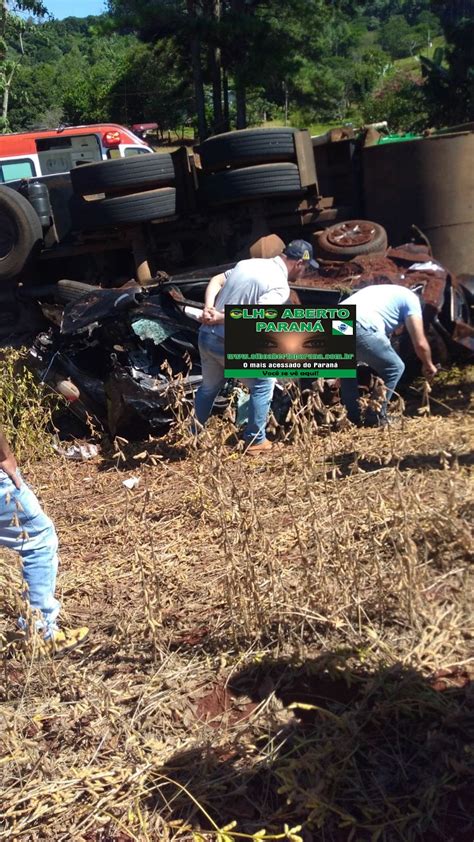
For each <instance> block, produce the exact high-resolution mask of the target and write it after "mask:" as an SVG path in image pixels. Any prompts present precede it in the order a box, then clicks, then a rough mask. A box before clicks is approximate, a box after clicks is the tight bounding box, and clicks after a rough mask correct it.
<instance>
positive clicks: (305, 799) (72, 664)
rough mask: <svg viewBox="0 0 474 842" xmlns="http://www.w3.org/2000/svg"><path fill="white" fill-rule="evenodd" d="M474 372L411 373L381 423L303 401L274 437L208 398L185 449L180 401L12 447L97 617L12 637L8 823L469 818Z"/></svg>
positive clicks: (405, 822) (121, 835)
mask: <svg viewBox="0 0 474 842" xmlns="http://www.w3.org/2000/svg"><path fill="white" fill-rule="evenodd" d="M472 377H473V371H472V369H464V370H458V371H455V372H454V373H453V375H452V376H451V375H448V374H446V375H445V376H444V377H443V378H442V382H440V383H439V384H438V385H434V387H433V391H432V392H431V394H429V393H428V392H427V391H426V390H424V389H423V384H422V383H420V384H415V387H414V389H413V390H411V391H410V393H409V394H410V396H411V397H409V398H408V405H407V415H406V416H404V417H403V420H402V422H401V426H400V427H399V428H394V429H391V430H390V431H385V432H383V431H380V432H378V433H375V434H374V432H373V431H370V430H366V431H364V430H361V431H353V430H346V431H341V432H335V431H334V430H332V429H331V423H330V422H331V416H330V414H328V415H327V416H326V422H327V424H326V426H325V425H323V426H319V427H317V426H316V425H315V423H314V422H313V421H312V420H311V417H310V416H309V414H308V413H307V412H306V411H305V410H304V409H303V408H302V407H299V406H297V405H296V404H295V405H294V411H293V419H292V424H291V427H290V428H289V429H288V431H287V437H286V438H287V440H286V444H285V447H284V449H283V452H282V453H280V454H277V453H275V454H273V455H272V456H271V457H269V458H266V459H265V460H261V459H260V460H259V459H257V458H254V459H247V458H243V457H242V455H241V453H240V452H239V451H238V450H236V449H234V450H233V449H232V448H229V446H228V445H226V444H225V443H224V439H225V438H226V436H227V434H228V432H229V429H228V426H223V422H222V421H220V420H219V419H215V420H214V422H213V424H212V425H211V427H210V429H209V432H208V434H207V435H206V437H204V440H203V442H202V444H201V445H200V446H199V447H198V449H194V448H193V447H191V443H190V442H189V440H188V439H187V438H186V434H185V431H184V429H181V428H180V427H179V426H178V427H177V428H176V429H175V430H174V431H173V432H172V433H171V434H169V435H167V436H165V437H164V438H163V439H153V440H151V439H150V440H149V441H148V442H141V443H138V444H136V445H133V446H132V445H131V444H128V443H126V442H124V441H123V440H119V441H116V442H115V443H109V444H107V442H103V444H102V451H101V456H100V457H98V458H97V459H96V460H95V461H92V462H87V463H71V462H70V461H67V460H66V459H63V458H61V457H59V456H58V455H55V456H53V457H47V458H45V459H41V460H39V461H38V460H32V461H31V462H29V463H28V464H27V465H24V466H23V467H24V469H25V473H26V475H27V477H28V479H29V480H30V481H31V482H33V483H34V485H35V488H36V489H38V490H39V493H40V497H41V498H42V499H43V501H44V503H45V506H46V509H47V511H48V512H49V513H50V514H51V515H52V516H53V518H54V520H55V522H56V525H57V528H58V531H59V535H60V538H61V568H60V577H59V594H60V598H61V600H62V602H63V606H64V623H66V624H72V625H82V624H83V623H87V624H88V625H89V626H90V628H91V638H90V641H89V643H88V644H87V646H86V647H85V648H84V650H83V651H78V652H76V653H72V654H71V655H69V656H68V657H67V659H65V660H63V661H50V660H43V661H38V660H35V659H34V658H33V657H31V655H30V656H28V657H25V656H24V655H22V654H21V652H20V651H19V650H17V649H16V648H14V647H12V646H6V645H5V643H4V644H3V651H2V656H1V667H2V675H3V681H2V688H1V691H0V692H1V701H2V705H1V708H0V754H1V759H2V765H1V767H0V786H1V789H2V792H3V793H4V794H5V797H4V799H3V800H2V805H1V807H0V838H2V839H7V838H8V839H22V840H29V841H30V840H31V842H33V840H35V839H39V838H41V839H51V840H54V842H61V840H64V842H66V840H71V839H74V841H75V842H105V840H107V842H125V840H140V842H142V840H143V842H144V840H158V839H159V840H160V842H161V840H163V842H171V840H184V842H191V841H192V842H211V840H212V842H217V840H218V842H238V840H242V839H247V840H249V839H254V840H277V839H278V840H279V839H286V840H293V842H297V841H298V840H304V842H309V841H310V840H325V842H349V840H358V842H362V840H368V841H369V840H370V842H377V840H378V842H402V840H403V842H446V840H448V839H449V840H452V841H453V842H458V840H461V839H467V838H469V835H468V830H469V827H471V831H472V824H469V823H470V821H472V813H471V804H472V799H471V796H470V794H469V793H470V788H469V787H470V781H471V779H472V772H473V765H474V757H473V754H472V750H471V748H470V745H471V743H472V737H473V736H474V734H473V726H474V722H473V718H472V685H469V678H470V676H472V657H471V655H472V635H473V632H474V628H473V626H472V610H471V608H472V605H471V598H472V533H471V531H470V522H471V521H472V513H473V505H474V499H473V495H472V486H470V485H469V470H470V465H471V464H472V462H471V460H472V449H471V447H472V432H473V424H472V411H471V410H472V406H471V403H470V401H471V400H472V399H471V397H470V389H471V387H472ZM316 400H317V397H316ZM328 412H329V411H328ZM319 417H321V416H320V415H319ZM40 423H43V421H42V419H41V422H40ZM23 435H27V432H26V431H25V432H24V433H23ZM21 443H22V442H21V439H17V446H18V447H21ZM25 443H26V444H27V443H28V442H27V440H25ZM132 476H133V477H137V478H138V479H139V484H138V486H137V487H136V488H134V489H133V490H132V491H129V490H128V489H127V488H125V487H124V485H123V480H124V479H126V478H130V477H132ZM1 557H2V558H1V562H2V563H1V564H0V587H1V590H2V594H3V597H2V607H1V610H2V616H1V619H0V634H3V633H4V632H5V631H6V630H7V629H9V628H12V626H13V623H14V618H15V615H16V611H17V610H18V594H19V591H20V580H19V573H18V568H17V562H16V560H14V559H13V558H12V557H9V556H8V554H7V553H6V552H5V551H3V550H2V553H1ZM0 639H1V638H0ZM224 828H227V829H226V830H224ZM463 834H465V835H463Z"/></svg>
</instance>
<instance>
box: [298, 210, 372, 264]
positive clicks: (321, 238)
mask: <svg viewBox="0 0 474 842" xmlns="http://www.w3.org/2000/svg"><path fill="white" fill-rule="evenodd" d="M338 241H339V242H338ZM314 244H315V252H316V255H317V257H321V258H322V259H323V260H350V259H351V258H353V257H358V256H359V255H361V254H374V253H376V252H383V251H385V250H386V248H387V232H386V231H385V228H383V227H382V226H381V225H378V223H377V222H371V221H370V220H368V219H350V220H347V222H339V223H338V224H337V225H331V226H330V227H329V228H326V230H325V231H323V232H322V233H321V234H319V235H318V236H317V237H315V238H314Z"/></svg>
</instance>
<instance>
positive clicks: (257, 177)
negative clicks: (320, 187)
mask: <svg viewBox="0 0 474 842" xmlns="http://www.w3.org/2000/svg"><path fill="white" fill-rule="evenodd" d="M303 192H304V188H303V187H302V186H301V181H300V174H299V170H298V167H297V166H296V164H262V165H260V166H257V167H245V168H243V169H241V170H225V171H224V172H220V173H214V174H205V175H203V176H201V180H200V186H199V197H200V199H201V201H203V202H204V203H205V204H209V205H225V204H233V203H234V202H243V201H246V200H247V199H260V198H265V197H266V196H288V195H295V194H298V193H303Z"/></svg>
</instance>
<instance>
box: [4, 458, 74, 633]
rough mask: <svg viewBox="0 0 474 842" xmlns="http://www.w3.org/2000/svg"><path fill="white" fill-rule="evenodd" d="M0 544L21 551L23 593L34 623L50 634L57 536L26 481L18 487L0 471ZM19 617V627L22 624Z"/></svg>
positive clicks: (54, 616) (56, 608) (55, 603)
mask: <svg viewBox="0 0 474 842" xmlns="http://www.w3.org/2000/svg"><path fill="white" fill-rule="evenodd" d="M0 546H2V547H8V549H10V550H15V551H16V552H17V553H19V554H20V557H21V561H22V568H23V578H24V580H25V582H26V584H27V586H28V590H27V592H26V594H25V596H26V597H27V599H28V601H29V603H30V606H31V608H32V609H33V610H34V612H35V614H37V619H36V626H37V628H39V629H41V630H42V631H43V632H44V636H45V637H46V638H47V637H49V636H50V635H51V634H52V633H53V632H54V631H55V630H56V629H57V625H56V619H57V616H58V614H59V608H60V605H59V602H58V601H57V599H55V598H54V591H55V588H56V573H57V569H58V556H57V549H58V539H57V536H56V530H55V528H54V525H53V523H52V521H51V520H50V518H49V517H48V516H47V515H46V514H45V513H44V512H43V509H42V508H41V506H40V504H39V502H38V500H37V498H36V495H35V494H34V493H33V491H32V490H31V488H29V486H28V485H26V483H25V482H23V480H22V482H21V488H20V489H19V490H18V489H17V488H16V487H15V485H14V484H13V482H12V481H11V479H10V478H9V477H8V476H7V475H6V474H4V473H3V471H0ZM25 625H26V624H25V621H24V620H23V619H22V618H20V626H22V627H23V628H24V627H25Z"/></svg>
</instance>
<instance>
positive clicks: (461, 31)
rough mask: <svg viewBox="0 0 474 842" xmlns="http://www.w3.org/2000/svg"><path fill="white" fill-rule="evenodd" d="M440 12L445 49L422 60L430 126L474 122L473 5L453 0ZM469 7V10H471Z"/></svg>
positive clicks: (435, 1)
mask: <svg viewBox="0 0 474 842" xmlns="http://www.w3.org/2000/svg"><path fill="white" fill-rule="evenodd" d="M433 5H434V8H435V10H437V11H439V14H440V19H441V24H442V26H443V30H444V35H445V38H446V48H445V49H444V50H443V51H441V50H438V51H436V52H435V55H434V56H433V58H432V59H429V58H428V57H422V65H423V72H424V76H425V79H426V85H425V90H426V96H427V101H428V104H429V113H430V119H431V123H432V125H434V126H443V125H444V126H446V125H450V124H451V125H453V124H456V123H463V122H470V121H472V120H474V15H473V14H472V5H471V4H470V3H468V2H464V0H453V2H452V3H450V4H449V7H448V6H445V5H444V4H442V3H441V2H439V0H433ZM470 7H471V8H470Z"/></svg>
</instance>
